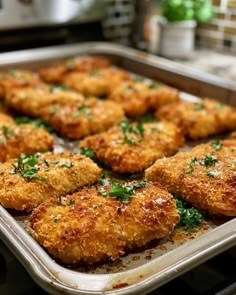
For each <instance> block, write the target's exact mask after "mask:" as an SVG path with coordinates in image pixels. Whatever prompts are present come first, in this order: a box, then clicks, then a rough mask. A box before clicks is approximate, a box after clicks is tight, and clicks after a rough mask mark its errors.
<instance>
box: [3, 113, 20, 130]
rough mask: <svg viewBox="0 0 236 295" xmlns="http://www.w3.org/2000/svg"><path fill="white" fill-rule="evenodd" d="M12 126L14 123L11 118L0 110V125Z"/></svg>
mask: <svg viewBox="0 0 236 295" xmlns="http://www.w3.org/2000/svg"><path fill="white" fill-rule="evenodd" d="M12 125H13V126H14V125H16V123H15V122H14V120H13V118H12V117H11V116H9V115H7V114H5V113H1V112H0V127H1V126H12Z"/></svg>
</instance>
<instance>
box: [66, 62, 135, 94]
mask: <svg viewBox="0 0 236 295" xmlns="http://www.w3.org/2000/svg"><path fill="white" fill-rule="evenodd" d="M129 79H130V75H129V74H128V72H126V71H125V70H123V69H119V68H115V67H109V68H105V69H97V70H95V71H92V72H89V73H78V72H72V73H69V74H67V75H66V76H65V78H64V79H63V83H64V84H65V85H67V86H69V87H71V88H72V89H74V90H76V91H78V92H80V93H83V94H85V95H93V96H106V95H109V94H110V93H111V92H112V91H113V89H114V88H115V87H116V86H117V85H119V84H120V83H122V82H123V81H126V80H129Z"/></svg>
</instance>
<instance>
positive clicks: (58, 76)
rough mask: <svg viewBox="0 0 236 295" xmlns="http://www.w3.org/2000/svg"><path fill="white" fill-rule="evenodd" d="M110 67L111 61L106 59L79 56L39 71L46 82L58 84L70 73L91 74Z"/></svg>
mask: <svg viewBox="0 0 236 295" xmlns="http://www.w3.org/2000/svg"><path fill="white" fill-rule="evenodd" d="M108 66H110V61H109V60H108V59H107V58H105V57H102V56H96V55H94V56H79V57H75V58H70V59H67V60H66V61H64V62H60V63H56V64H52V65H49V66H46V67H43V68H41V69H40V70H39V75H40V77H41V78H42V79H43V80H44V81H46V82H49V83H57V82H61V81H62V80H63V77H64V75H66V74H67V73H69V72H91V71H94V70H97V69H100V68H106V67H108Z"/></svg>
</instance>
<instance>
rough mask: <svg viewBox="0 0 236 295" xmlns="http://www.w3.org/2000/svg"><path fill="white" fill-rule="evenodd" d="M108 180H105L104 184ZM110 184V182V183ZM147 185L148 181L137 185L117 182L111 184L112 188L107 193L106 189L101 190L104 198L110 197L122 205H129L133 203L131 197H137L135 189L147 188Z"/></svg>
mask: <svg viewBox="0 0 236 295" xmlns="http://www.w3.org/2000/svg"><path fill="white" fill-rule="evenodd" d="M105 181H106V180H104V179H103V183H105ZM108 183H109V181H108ZM146 185H147V182H146V181H140V182H136V183H135V184H119V183H117V182H115V181H112V182H111V188H110V189H109V190H108V191H107V190H106V189H105V188H101V189H100V190H99V192H100V194H102V195H103V196H109V197H112V198H117V199H119V200H120V202H121V203H124V204H129V203H130V202H131V198H130V197H131V196H133V195H135V193H136V192H135V189H136V188H141V187H145V186H146Z"/></svg>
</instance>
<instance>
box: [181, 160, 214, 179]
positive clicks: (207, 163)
mask: <svg viewBox="0 0 236 295" xmlns="http://www.w3.org/2000/svg"><path fill="white" fill-rule="evenodd" d="M217 161H218V159H217V157H216V156H214V155H206V156H205V158H204V159H202V160H199V159H197V158H196V157H194V158H192V159H191V160H190V162H189V168H188V169H187V170H185V171H184V173H185V174H191V173H193V171H194V167H193V164H194V163H198V164H199V165H205V166H214V165H215V163H216V162H217ZM207 175H208V174H207ZM208 176H209V175H208Z"/></svg>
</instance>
